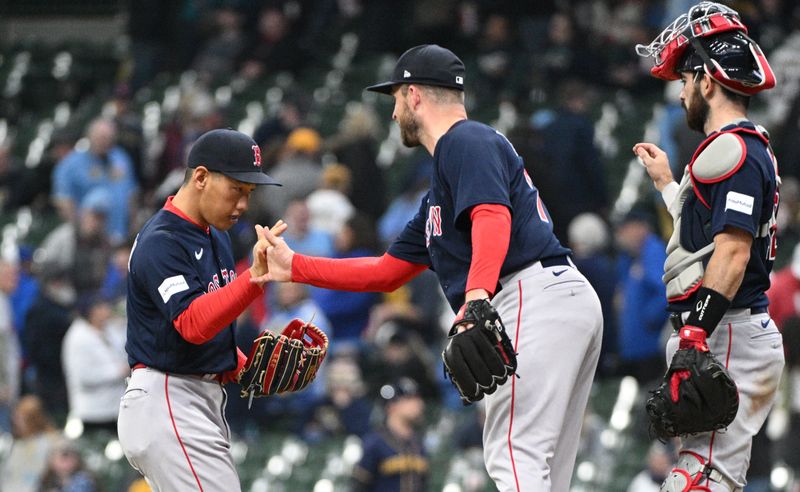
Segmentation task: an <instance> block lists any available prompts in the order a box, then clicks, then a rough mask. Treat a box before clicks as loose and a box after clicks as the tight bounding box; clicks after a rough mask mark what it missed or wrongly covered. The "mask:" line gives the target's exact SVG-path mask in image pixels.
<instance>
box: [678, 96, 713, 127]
mask: <svg viewBox="0 0 800 492" xmlns="http://www.w3.org/2000/svg"><path fill="white" fill-rule="evenodd" d="M683 109H684V110H685V111H686V124H687V125H688V126H689V128H690V129H692V130H694V131H696V132H700V133H703V134H705V125H706V120H708V113H709V112H710V111H711V106H709V105H708V101H706V100H705V98H704V97H703V96H702V94H700V90H699V89H698V88H697V85H695V88H694V94H692V104H691V105H689V106H687V105H686V103H685V102H684V106H683Z"/></svg>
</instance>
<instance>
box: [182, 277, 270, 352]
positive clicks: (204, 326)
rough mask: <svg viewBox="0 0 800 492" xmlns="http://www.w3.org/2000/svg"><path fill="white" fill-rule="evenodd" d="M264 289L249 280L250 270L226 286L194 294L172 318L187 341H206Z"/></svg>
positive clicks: (199, 342)
mask: <svg viewBox="0 0 800 492" xmlns="http://www.w3.org/2000/svg"><path fill="white" fill-rule="evenodd" d="M263 293H264V290H263V289H262V288H261V287H259V286H258V285H256V284H254V283H251V282H250V270H247V271H246V272H245V273H244V274H243V275H241V276H239V277H236V279H235V280H234V281H233V282H231V283H230V284H228V285H226V286H225V287H223V288H221V289H218V290H215V291H213V292H208V293H206V294H203V295H201V296H199V297H196V298H195V299H194V300H193V301H192V303H191V304H189V307H187V308H186V309H185V310H184V311H183V312H182V313H181V314H179V315H178V317H177V318H175V320H174V321H173V322H172V324H173V325H174V326H175V329H176V330H178V333H180V334H181V336H182V337H183V339H184V340H186V341H187V342H189V343H194V344H198V345H199V344H201V343H205V342H207V341H209V340H211V339H212V338H214V337H215V336H217V333H219V332H220V331H222V329H223V328H225V327H226V326H228V325H229V324H231V323H233V321H234V320H235V319H236V318H237V317H238V316H239V315H240V314H242V312H243V311H244V310H245V309H246V308H247V306H249V305H250V303H251V302H253V301H254V300H255V299H256V297H258V296H260V295H262V294H263Z"/></svg>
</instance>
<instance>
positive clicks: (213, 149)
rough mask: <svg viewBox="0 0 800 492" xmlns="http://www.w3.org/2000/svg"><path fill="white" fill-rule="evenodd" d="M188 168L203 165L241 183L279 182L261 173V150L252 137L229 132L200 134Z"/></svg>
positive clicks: (271, 183) (223, 130)
mask: <svg viewBox="0 0 800 492" xmlns="http://www.w3.org/2000/svg"><path fill="white" fill-rule="evenodd" d="M187 165H188V167H190V168H192V169H193V168H196V167H197V166H205V167H206V168H208V170H209V171H216V172H219V173H222V174H224V175H225V176H228V177H229V178H233V179H235V180H237V181H241V182H243V183H253V184H261V185H276V186H281V185H280V183H278V182H277V181H275V180H274V179H272V178H271V177H269V176H268V175H266V174H264V173H263V172H262V170H261V149H260V148H259V146H258V144H257V143H256V142H255V140H253V139H252V138H250V137H248V136H247V135H245V134H244V133H242V132H237V131H236V130H231V129H218V130H211V131H209V132H206V133H204V134H203V135H201V136H200V138H198V139H197V141H196V142H195V143H194V145H192V150H190V151H189V159H188V162H187Z"/></svg>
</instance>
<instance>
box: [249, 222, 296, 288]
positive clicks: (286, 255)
mask: <svg viewBox="0 0 800 492" xmlns="http://www.w3.org/2000/svg"><path fill="white" fill-rule="evenodd" d="M281 232H283V231H281ZM262 237H263V238H264V240H265V241H266V242H267V244H268V245H269V246H268V247H267V249H266V257H267V265H268V269H267V272H266V274H265V275H262V276H261V277H259V278H252V279H251V280H250V281H251V282H269V281H275V282H289V281H291V280H292V259H293V258H294V251H293V250H292V248H290V247H289V245H287V244H286V241H284V240H283V238H281V237H279V234H275V233H274V232H273V231H272V230H267V229H264V230H263V232H262Z"/></svg>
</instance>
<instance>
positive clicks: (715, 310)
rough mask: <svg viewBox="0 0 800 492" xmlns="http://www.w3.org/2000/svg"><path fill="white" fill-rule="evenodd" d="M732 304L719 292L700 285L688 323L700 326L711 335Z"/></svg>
mask: <svg viewBox="0 0 800 492" xmlns="http://www.w3.org/2000/svg"><path fill="white" fill-rule="evenodd" d="M730 305H731V301H729V300H728V298H726V297H725V296H723V295H722V294H720V293H719V292H717V291H715V290H711V289H709V288H707V287H700V288H699V289H697V294H696V295H695V297H694V306H692V310H691V311H689V317H688V318H686V324H687V325H691V326H697V327H700V328H702V329H704V330H705V331H706V333H707V334H708V335H709V336H710V335H711V334H712V333H714V329H715V328H716V327H717V325H718V324H719V322H720V320H721V319H722V317H723V316H725V311H727V310H728V307H730Z"/></svg>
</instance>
